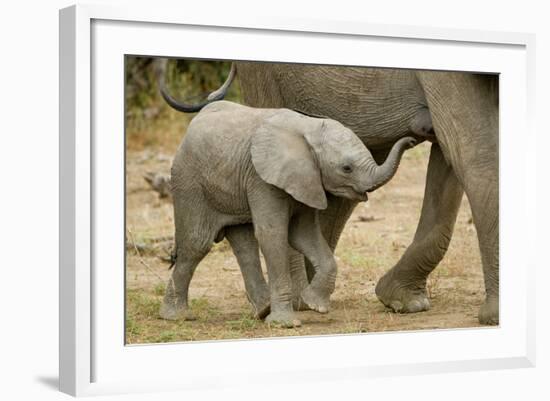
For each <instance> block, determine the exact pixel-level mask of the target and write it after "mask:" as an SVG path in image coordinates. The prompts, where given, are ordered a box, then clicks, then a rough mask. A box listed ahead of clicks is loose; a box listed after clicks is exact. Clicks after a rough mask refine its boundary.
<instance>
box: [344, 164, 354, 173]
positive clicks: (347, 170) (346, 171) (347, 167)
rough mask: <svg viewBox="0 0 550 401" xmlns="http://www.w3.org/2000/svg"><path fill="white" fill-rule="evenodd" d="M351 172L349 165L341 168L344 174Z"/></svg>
mask: <svg viewBox="0 0 550 401" xmlns="http://www.w3.org/2000/svg"><path fill="white" fill-rule="evenodd" d="M352 170H353V169H352V168H351V166H350V165H349V164H344V165H343V166H342V171H344V173H351V172H352Z"/></svg>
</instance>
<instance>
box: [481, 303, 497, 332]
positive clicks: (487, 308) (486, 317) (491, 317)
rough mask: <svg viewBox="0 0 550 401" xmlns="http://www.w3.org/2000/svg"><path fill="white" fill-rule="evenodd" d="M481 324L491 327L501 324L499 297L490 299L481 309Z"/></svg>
mask: <svg viewBox="0 0 550 401" xmlns="http://www.w3.org/2000/svg"><path fill="white" fill-rule="evenodd" d="M478 319H479V323H481V324H486V325H490V326H496V325H498V322H499V307H498V297H488V298H487V299H486V300H485V302H484V303H483V305H481V308H479V315H478Z"/></svg>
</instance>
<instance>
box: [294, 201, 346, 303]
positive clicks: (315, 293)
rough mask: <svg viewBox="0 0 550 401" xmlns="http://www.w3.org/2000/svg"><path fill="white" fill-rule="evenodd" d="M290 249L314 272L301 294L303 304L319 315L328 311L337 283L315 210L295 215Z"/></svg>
mask: <svg viewBox="0 0 550 401" xmlns="http://www.w3.org/2000/svg"><path fill="white" fill-rule="evenodd" d="M289 242H290V245H291V246H292V247H293V248H295V249H296V250H298V251H299V252H301V253H303V254H304V256H305V257H306V258H307V259H308V260H309V261H310V263H311V264H312V265H313V267H314V268H315V276H314V277H313V280H312V281H311V283H310V284H309V285H308V286H307V287H306V288H305V289H304V290H303V291H302V301H303V302H304V303H305V304H306V305H307V306H308V307H309V308H310V309H312V310H314V311H317V312H319V313H327V312H328V311H329V303H330V295H331V294H332V293H333V292H334V287H335V283H336V272H337V266H336V260H335V259H334V255H333V253H332V251H331V250H330V247H329V245H328V244H327V242H326V240H325V238H324V236H323V234H322V232H321V226H320V224H319V214H318V212H317V211H316V210H314V209H305V210H304V211H303V213H300V214H298V215H296V216H295V217H294V218H293V219H292V221H291V223H290V230H289Z"/></svg>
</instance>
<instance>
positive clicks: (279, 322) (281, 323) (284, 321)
mask: <svg viewBox="0 0 550 401" xmlns="http://www.w3.org/2000/svg"><path fill="white" fill-rule="evenodd" d="M265 321H266V323H268V324H269V325H270V326H274V327H284V328H287V329H291V328H294V327H300V326H301V325H302V322H301V321H300V320H299V319H298V318H297V317H296V316H295V315H294V312H292V311H275V312H271V313H270V314H269V315H267V317H266V318H265Z"/></svg>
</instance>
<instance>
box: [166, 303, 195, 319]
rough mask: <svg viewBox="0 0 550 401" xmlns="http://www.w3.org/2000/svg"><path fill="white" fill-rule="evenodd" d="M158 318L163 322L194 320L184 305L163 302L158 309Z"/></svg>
mask: <svg viewBox="0 0 550 401" xmlns="http://www.w3.org/2000/svg"><path fill="white" fill-rule="evenodd" d="M159 314H160V317H161V318H163V319H165V320H195V319H196V318H195V316H194V315H193V313H191V311H190V310H189V307H188V306H187V305H186V304H179V303H174V302H166V301H164V302H163V304H162V305H161V307H160V312H159Z"/></svg>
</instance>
